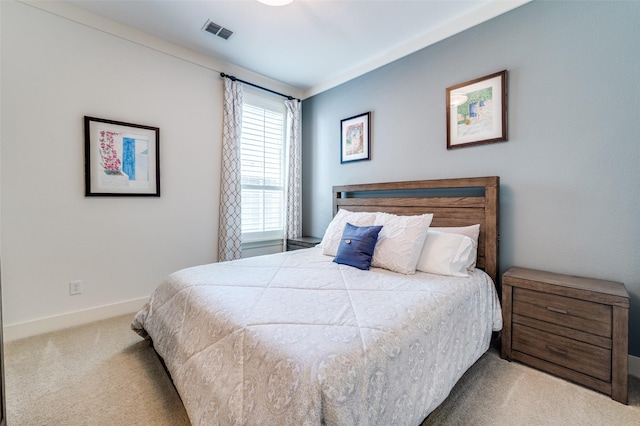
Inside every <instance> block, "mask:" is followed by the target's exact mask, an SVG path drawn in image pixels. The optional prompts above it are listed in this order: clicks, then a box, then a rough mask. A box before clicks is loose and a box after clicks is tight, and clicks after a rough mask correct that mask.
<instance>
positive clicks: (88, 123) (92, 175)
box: [84, 116, 160, 197]
mask: <svg viewBox="0 0 640 426" xmlns="http://www.w3.org/2000/svg"><path fill="white" fill-rule="evenodd" d="M84 178H85V196H150V197H159V196H160V129H159V128H158V127H152V126H145V125H141V124H133V123H125V122H122V121H114V120H106V119H103V118H95V117H87V116H85V117H84Z"/></svg>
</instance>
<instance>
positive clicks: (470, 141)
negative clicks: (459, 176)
mask: <svg viewBox="0 0 640 426" xmlns="http://www.w3.org/2000/svg"><path fill="white" fill-rule="evenodd" d="M446 102H447V104H446V109H447V149H453V148H461V147H465V146H473V145H482V144H488V143H493V142H502V141H506V140H507V71H506V70H504V71H500V72H497V73H495V74H491V75H488V76H486V77H480V78H477V79H475V80H471V81H467V82H466V83H462V84H457V85H455V86H451V87H448V88H447V97H446Z"/></svg>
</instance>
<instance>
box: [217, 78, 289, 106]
mask: <svg viewBox="0 0 640 426" xmlns="http://www.w3.org/2000/svg"><path fill="white" fill-rule="evenodd" d="M220 77H222V78H228V79H229V80H231V81H239V82H240V83H244V84H248V85H249V86H252V87H255V88H256V89H260V90H264V91H266V92H271V93H273V94H274V95H278V96H282V97H283V98H287V99H289V100H290V101H292V100H294V99H295V100H297V101H298V102H300V99H298V98H294V97H293V96H289V95H284V94H282V93H279V92H276V91H275V90H271V89H267V88H266V87H262V86H258V85H257V84H253V83H250V82H248V81H244V80H240V79H239V78H237V77H235V76H233V75H229V74H225V73H223V72H221V73H220Z"/></svg>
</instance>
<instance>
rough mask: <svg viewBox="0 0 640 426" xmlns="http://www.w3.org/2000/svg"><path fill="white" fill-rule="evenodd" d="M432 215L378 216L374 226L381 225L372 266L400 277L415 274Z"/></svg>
mask: <svg viewBox="0 0 640 426" xmlns="http://www.w3.org/2000/svg"><path fill="white" fill-rule="evenodd" d="M431 219H433V215H432V214H423V215H419V216H397V215H394V214H389V213H378V214H377V215H376V220H375V221H374V222H373V224H374V225H382V226H383V228H382V231H380V235H378V244H377V245H376V251H375V252H374V253H373V261H372V262H371V265H372V266H375V267H376V268H384V269H388V270H390V271H393V272H399V273H401V274H413V273H415V272H416V264H417V263H418V257H420V252H421V251H422V247H423V246H424V240H425V238H426V237H427V231H428V230H429V225H430V224H431Z"/></svg>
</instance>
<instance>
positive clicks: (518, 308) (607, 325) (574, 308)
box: [513, 287, 612, 338]
mask: <svg viewBox="0 0 640 426" xmlns="http://www.w3.org/2000/svg"><path fill="white" fill-rule="evenodd" d="M611 312H612V310H611V306H609V305H602V304H600V303H594V302H589V301H586V300H578V299H573V298H570V297H564V296H558V295H555V294H549V293H542V292H539V291H533V290H528V289H524V288H517V287H516V288H514V289H513V313H514V314H519V315H523V316H526V317H530V318H536V319H539V320H542V321H546V322H550V323H552V324H558V325H561V326H564V327H569V328H573V329H575V330H580V331H584V332H586V333H592V334H596V335H598V336H603V337H607V338H611Z"/></svg>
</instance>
